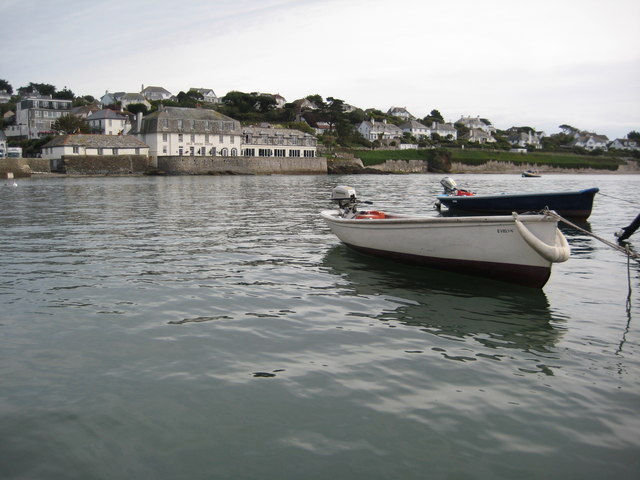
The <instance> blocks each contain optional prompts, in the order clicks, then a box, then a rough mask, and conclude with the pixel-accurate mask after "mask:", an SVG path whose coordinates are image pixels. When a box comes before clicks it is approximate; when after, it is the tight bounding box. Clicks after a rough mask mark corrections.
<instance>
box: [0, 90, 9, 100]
mask: <svg viewBox="0 0 640 480" xmlns="http://www.w3.org/2000/svg"><path fill="white" fill-rule="evenodd" d="M10 101H11V94H10V93H9V92H7V91H6V90H0V103H9V102H10Z"/></svg>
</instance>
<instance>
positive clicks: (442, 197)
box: [436, 187, 600, 202]
mask: <svg viewBox="0 0 640 480" xmlns="http://www.w3.org/2000/svg"><path fill="white" fill-rule="evenodd" d="M599 191H600V189H599V188H598V187H591V188H586V189H584V190H572V191H568V192H529V193H528V192H523V193H491V194H482V193H481V194H474V195H443V194H440V195H436V198H437V199H438V200H447V201H449V200H461V201H463V202H464V201H473V199H494V198H499V199H506V198H522V197H536V198H537V197H563V196H578V195H585V196H588V195H591V194H593V195H594V196H595V194H596V193H598V192H599Z"/></svg>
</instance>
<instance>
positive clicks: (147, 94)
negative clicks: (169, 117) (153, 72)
mask: <svg viewBox="0 0 640 480" xmlns="http://www.w3.org/2000/svg"><path fill="white" fill-rule="evenodd" d="M140 94H141V95H142V96H143V97H144V98H146V99H147V100H149V101H150V102H153V101H157V100H169V99H170V98H171V97H173V95H172V94H171V92H170V91H168V90H165V89H164V88H162V87H145V86H144V85H142V90H141V91H140Z"/></svg>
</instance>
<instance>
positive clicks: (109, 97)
mask: <svg viewBox="0 0 640 480" xmlns="http://www.w3.org/2000/svg"><path fill="white" fill-rule="evenodd" d="M125 93H126V92H109V90H105V92H104V95H103V96H102V97H101V98H100V103H101V104H102V105H115V104H116V103H118V102H119V101H120V100H122V97H123V96H124V94H125Z"/></svg>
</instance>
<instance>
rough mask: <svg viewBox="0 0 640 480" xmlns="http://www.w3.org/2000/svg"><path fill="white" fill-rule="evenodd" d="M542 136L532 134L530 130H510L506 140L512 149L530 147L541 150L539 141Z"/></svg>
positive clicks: (540, 134) (539, 133)
mask: <svg viewBox="0 0 640 480" xmlns="http://www.w3.org/2000/svg"><path fill="white" fill-rule="evenodd" d="M542 136H543V135H542V133H541V132H533V131H531V130H528V131H526V132H521V131H518V130H517V129H511V130H510V131H509V136H508V137H507V140H508V142H509V143H510V144H511V145H512V146H513V147H514V148H526V147H527V146H532V147H534V148H536V149H540V148H542V142H541V141H540V140H541V139H542Z"/></svg>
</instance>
